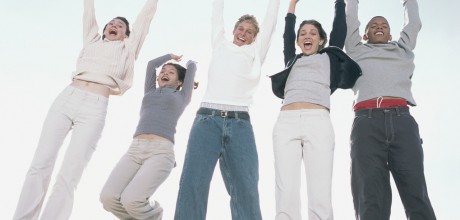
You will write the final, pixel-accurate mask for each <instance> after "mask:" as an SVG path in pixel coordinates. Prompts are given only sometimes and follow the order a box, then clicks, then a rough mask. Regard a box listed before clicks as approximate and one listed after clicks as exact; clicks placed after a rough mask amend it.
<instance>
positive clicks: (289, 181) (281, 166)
mask: <svg viewBox="0 0 460 220" xmlns="http://www.w3.org/2000/svg"><path fill="white" fill-rule="evenodd" d="M299 120H300V114H299V113H298V112H296V111H281V112H280V113H279V116H278V119H277V121H276V124H275V126H274V128H273V151H274V158H275V183H276V186H275V198H276V217H275V219H276V220H289V219H302V215H301V213H302V212H301V200H300V182H301V181H300V176H301V174H300V170H301V167H300V165H301V162H302V139H301V138H302V136H301V132H300V131H301V123H299Z"/></svg>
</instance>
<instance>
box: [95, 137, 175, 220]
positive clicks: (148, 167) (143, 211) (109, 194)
mask: <svg viewBox="0 0 460 220" xmlns="http://www.w3.org/2000/svg"><path fill="white" fill-rule="evenodd" d="M174 165H175V156H174V148H173V143H172V142H170V141H163V140H150V139H134V140H133V142H132V144H131V146H130V148H129V149H128V152H126V153H125V155H123V157H122V158H121V159H120V161H119V162H118V164H117V165H116V167H115V168H114V169H113V171H112V173H111V174H110V176H109V178H108V180H107V182H106V183H105V185H104V187H103V189H102V192H101V195H100V199H101V202H102V204H103V206H104V209H106V210H107V211H109V212H111V213H112V214H114V215H115V216H116V217H117V218H119V219H122V220H130V219H143V220H145V219H148V220H159V219H161V218H162V215H163V208H161V206H160V205H159V203H158V202H157V201H154V200H151V201H152V202H154V203H155V204H152V205H150V196H152V194H153V193H154V192H155V191H156V190H157V189H158V187H159V186H160V185H161V184H162V183H163V182H164V181H165V180H166V178H168V176H169V174H170V173H171V170H172V169H173V168H174Z"/></svg>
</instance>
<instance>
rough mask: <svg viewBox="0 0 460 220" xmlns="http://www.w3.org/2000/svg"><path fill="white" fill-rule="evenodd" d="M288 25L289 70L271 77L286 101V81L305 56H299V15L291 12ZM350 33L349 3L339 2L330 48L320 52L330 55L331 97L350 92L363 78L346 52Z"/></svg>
mask: <svg viewBox="0 0 460 220" xmlns="http://www.w3.org/2000/svg"><path fill="white" fill-rule="evenodd" d="M285 21H286V24H285V27H284V35H283V38H284V51H283V53H284V62H285V65H286V68H285V69H284V70H283V71H281V72H279V73H276V74H274V75H272V76H270V79H271V82H272V91H273V93H274V94H275V95H276V96H277V97H278V98H281V99H284V88H285V86H286V81H287V78H288V76H289V73H290V72H291V68H292V66H294V64H295V62H296V61H297V59H298V58H300V57H302V56H304V55H303V54H295V42H296V33H295V22H296V16H295V15H294V14H291V13H288V14H287V15H286V18H285ZM346 34H347V24H346V21H345V2H344V0H337V1H336V5H335V16H334V21H333V27H332V31H331V36H330V38H331V39H330V43H329V45H330V46H329V47H326V48H323V49H321V50H320V51H319V53H327V55H328V56H329V59H330V65H331V71H330V72H331V77H330V79H331V82H330V88H331V94H332V93H334V91H335V90H336V89H337V88H341V89H349V88H352V87H353V85H354V84H355V82H356V80H357V79H358V77H360V76H361V68H360V67H359V65H358V64H357V63H356V62H355V61H354V60H353V59H351V58H350V57H349V56H348V55H347V54H345V53H344V52H343V51H342V48H343V46H344V43H345V38H346Z"/></svg>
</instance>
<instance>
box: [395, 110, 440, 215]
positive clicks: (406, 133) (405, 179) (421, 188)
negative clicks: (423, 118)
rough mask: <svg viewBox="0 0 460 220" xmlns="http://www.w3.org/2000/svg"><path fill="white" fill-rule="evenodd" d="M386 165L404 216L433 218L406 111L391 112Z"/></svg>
mask: <svg viewBox="0 0 460 220" xmlns="http://www.w3.org/2000/svg"><path fill="white" fill-rule="evenodd" d="M389 116H390V117H391V121H390V124H389V127H390V129H391V132H392V134H393V136H392V139H391V142H390V157H389V167H390V170H391V173H392V175H393V179H394V180H395V183H396V186H397V188H398V191H399V195H400V197H401V200H402V203H403V205H404V209H405V211H406V216H407V218H408V219H411V220H435V219H436V217H435V214H434V211H433V208H432V206H431V202H430V199H429V197H428V191H427V187H426V181H425V175H424V171H423V169H424V168H423V149H422V145H421V139H420V135H419V129H418V125H417V122H416V121H415V119H414V118H413V117H412V116H411V115H410V113H409V112H408V111H406V110H405V109H403V111H402V112H400V111H398V112H391V113H390V114H389Z"/></svg>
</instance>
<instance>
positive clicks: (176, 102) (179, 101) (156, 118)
mask: <svg viewBox="0 0 460 220" xmlns="http://www.w3.org/2000/svg"><path fill="white" fill-rule="evenodd" d="M170 59H171V55H169V54H167V55H164V56H161V57H158V58H156V59H153V60H151V61H150V62H149V63H148V65H147V74H146V77H145V89H144V98H143V100H142V106H141V111H140V119H139V123H138V125H137V130H136V132H135V133H134V137H135V136H137V135H140V134H156V135H159V136H161V137H164V138H166V139H168V140H170V141H171V142H172V143H174V134H175V133H176V125H177V121H178V120H179V117H180V116H181V115H182V113H183V112H184V109H185V107H186V106H187V105H188V104H189V103H190V101H191V98H192V91H193V86H194V85H193V84H194V78H195V72H196V65H195V64H194V63H191V64H189V65H188V66H187V71H186V74H185V79H184V83H183V84H182V89H181V90H176V88H167V87H164V88H157V87H156V76H157V75H156V68H158V67H160V66H161V65H162V64H164V63H165V62H166V61H168V60H170Z"/></svg>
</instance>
